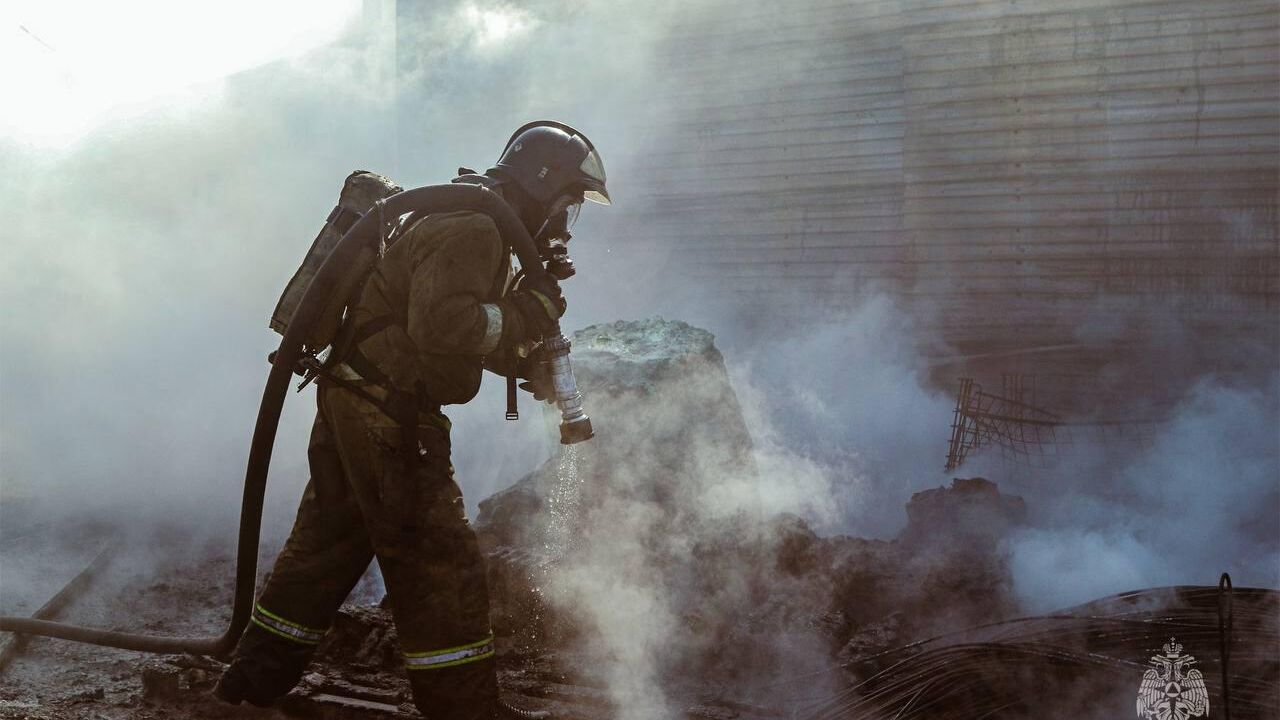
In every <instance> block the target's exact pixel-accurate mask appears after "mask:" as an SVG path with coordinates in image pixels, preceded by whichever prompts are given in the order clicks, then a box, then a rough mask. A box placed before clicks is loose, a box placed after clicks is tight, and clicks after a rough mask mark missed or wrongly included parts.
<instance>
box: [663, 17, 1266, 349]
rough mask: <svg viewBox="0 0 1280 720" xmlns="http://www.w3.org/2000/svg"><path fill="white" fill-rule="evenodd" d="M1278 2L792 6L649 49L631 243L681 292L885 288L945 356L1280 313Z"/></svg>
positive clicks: (784, 294)
mask: <svg viewBox="0 0 1280 720" xmlns="http://www.w3.org/2000/svg"><path fill="white" fill-rule="evenodd" d="M1278 29H1280V5H1277V3H1275V2H1274V1H1271V0H1268V1H1266V2H1255V1H1252V0H1198V1H1196V2H1183V1H1180V0H1147V1H1143V0H1000V1H998V2H997V1H983V2H972V1H971V0H970V1H966V0H895V1H893V2H880V1H875V0H868V1H861V0H848V1H846V2H832V1H831V0H805V1H802V2H795V3H787V4H775V5H772V6H758V7H753V6H750V5H743V4H735V5H728V6H726V7H725V8H724V9H722V10H721V11H719V12H708V13H706V14H705V15H700V16H698V17H696V18H691V19H690V21H689V23H688V25H687V26H686V29H685V31H684V32H682V34H681V35H680V36H679V37H675V38H672V39H671V41H670V42H669V47H668V51H667V57H668V58H669V61H670V65H669V73H670V78H671V80H670V84H669V88H670V97H669V98H667V99H668V100H670V101H671V106H672V108H673V111H672V114H671V115H670V127H669V130H670V136H671V137H674V138H675V141H674V143H671V142H670V141H669V140H668V143H667V144H664V146H663V148H662V149H661V150H660V151H658V152H655V153H654V154H653V155H652V156H650V160H649V163H648V165H647V166H646V168H645V174H646V175H647V179H646V182H645V183H643V184H645V185H646V186H648V187H652V188H654V191H653V196H652V197H651V198H650V200H652V201H653V203H654V204H655V206H656V207H661V209H662V212H661V213H655V214H654V215H653V216H652V218H653V219H652V220H651V221H647V222H646V223H645V230H644V231H643V234H647V235H648V236H649V238H648V239H650V240H651V241H658V240H664V241H670V242H672V243H674V244H675V245H676V246H677V247H679V248H681V249H682V250H683V252H682V253H681V258H682V263H683V264H684V266H685V267H686V268H688V272H690V273H691V274H692V275H693V276H695V277H697V278H699V279H701V280H703V281H705V282H708V283H711V284H713V285H716V286H720V287H723V288H724V289H725V290H726V292H727V293H729V294H732V291H733V290H735V289H742V288H749V289H750V290H751V291H752V292H753V293H759V292H772V293H775V294H776V295H777V296H778V298H779V299H780V300H782V299H785V301H788V302H793V303H795V304H797V305H801V306H802V305H805V304H807V303H814V302H816V303H822V304H835V305H839V304H840V303H842V302H847V301H848V298H849V297H850V295H851V294H853V293H857V292H860V291H863V290H866V289H868V288H870V287H882V288H887V289H891V290H892V291H893V292H894V293H895V294H897V295H898V296H899V297H900V298H901V299H902V302H903V303H904V304H905V305H907V306H909V307H916V308H918V309H919V310H920V312H921V315H922V316H927V317H928V318H930V320H929V322H931V323H934V326H935V327H936V328H937V329H938V330H939V331H940V332H941V333H942V334H943V335H944V336H945V338H946V339H947V340H948V341H950V342H952V343H953V344H954V345H956V346H959V347H969V346H972V347H974V348H989V347H1017V346H1026V345H1034V344H1052V343H1055V342H1063V341H1069V340H1071V335H1072V333H1073V332H1074V329H1075V327H1076V325H1077V324H1078V323H1079V321H1080V318H1081V316H1082V315H1083V314H1087V313H1095V314H1096V313H1098V312H1099V311H1100V310H1101V311H1103V312H1105V309H1106V308H1107V307H1108V306H1115V307H1117V308H1119V307H1127V306H1132V305H1135V304H1137V305H1145V306H1158V305H1167V306H1169V307H1171V308H1173V309H1174V311H1175V312H1177V313H1178V314H1180V315H1181V316H1182V317H1184V318H1185V319H1187V320H1188V321H1189V322H1191V323H1193V324H1198V325H1203V326H1205V327H1222V328H1226V327H1228V326H1232V327H1234V326H1237V325H1239V324H1240V323H1245V324H1253V325H1254V326H1256V325H1257V323H1259V322H1260V321H1261V322H1262V323H1263V324H1264V326H1265V323H1266V322H1267V320H1268V319H1271V320H1274V318H1275V317H1276V316H1275V313H1276V311H1277V308H1280V243H1278V238H1277V211H1276V207H1277V192H1278V191H1280V181H1278V175H1280V66H1278V62H1280V42H1277V38H1278V37H1280V36H1278V35H1277V32H1278Z"/></svg>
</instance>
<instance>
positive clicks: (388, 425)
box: [216, 122, 609, 720]
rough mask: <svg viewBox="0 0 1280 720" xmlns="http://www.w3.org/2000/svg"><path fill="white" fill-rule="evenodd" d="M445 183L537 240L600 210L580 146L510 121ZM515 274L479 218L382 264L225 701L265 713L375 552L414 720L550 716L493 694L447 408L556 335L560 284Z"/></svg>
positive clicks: (596, 172) (479, 575)
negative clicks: (477, 168)
mask: <svg viewBox="0 0 1280 720" xmlns="http://www.w3.org/2000/svg"><path fill="white" fill-rule="evenodd" d="M455 182H476V183H482V184H485V185H487V186H489V187H490V188H491V189H493V190H494V191H496V192H498V193H500V194H501V195H502V197H503V199H504V200H505V201H506V202H507V203H509V204H510V205H511V206H512V208H513V209H514V210H515V211H516V213H517V215H518V216H519V217H520V219H521V220H522V221H523V223H524V225H525V226H526V227H527V228H528V229H529V231H530V233H531V234H533V235H534V236H535V238H540V241H541V242H546V233H545V232H542V231H543V229H544V228H549V227H560V228H563V227H564V226H565V222H564V221H565V217H564V216H565V215H566V214H573V213H576V211H577V209H578V208H579V207H580V206H581V203H582V202H583V200H584V199H590V200H593V201H596V202H600V203H604V204H608V201H609V196H608V192H607V190H606V189H605V173H604V167H603V165H602V163H601V161H600V156H599V155H598V153H596V151H595V149H594V147H593V146H592V145H591V143H590V141H588V140H587V139H586V137H585V136H583V135H582V134H581V133H579V132H577V131H576V130H574V129H573V128H571V127H569V126H567V125H563V124H560V123H554V122H540V123H531V124H530V125H526V126H525V127H523V128H521V129H520V130H518V131H517V133H516V134H515V135H514V136H513V137H512V139H511V141H510V142H509V143H508V145H507V148H506V150H505V151H504V152H503V154H502V157H501V158H500V159H499V161H498V163H497V165H495V166H494V167H493V168H491V169H490V170H488V171H487V172H486V173H484V174H483V175H474V174H473V175H464V176H463V177H460V178H458V179H456V180H455ZM510 277H511V252H510V249H509V248H507V247H505V246H504V243H503V242H502V239H501V237H500V235H499V233H498V230H497V228H496V226H495V225H494V223H493V221H492V220H491V219H490V218H489V216H487V215H484V214H481V213H476V212H455V213H446V214H439V215H430V216H427V217H425V218H422V219H420V220H418V221H417V222H416V223H414V224H413V225H412V226H410V227H409V228H407V229H406V230H405V231H404V232H403V233H402V234H401V235H400V236H399V238H398V239H396V241H395V242H394V243H393V244H391V245H390V247H388V249H387V250H386V252H385V253H384V255H383V256H382V258H381V259H380V260H379V261H378V263H377V264H376V265H375V267H374V269H373V271H372V273H371V274H370V276H369V278H368V280H367V281H366V284H365V286H364V288H363V290H362V291H361V293H360V295H359V299H358V300H357V301H356V302H355V303H353V304H352V306H351V307H350V308H349V309H348V313H347V319H346V321H344V325H343V328H342V330H341V331H340V333H339V336H338V340H337V341H335V343H334V351H333V357H334V359H333V360H330V361H329V362H328V363H327V365H328V367H329V369H328V371H327V372H326V373H324V374H322V375H321V377H320V379H319V380H318V382H317V384H318V390H317V400H318V405H319V411H318V413H317V415H316V420H315V424H314V427H313V429H312V434H311V440H310V446H309V448H308V460H309V462H310V468H311V478H310V481H309V482H308V484H307V487H306V490H305V491H304V493H303V496H302V502H301V505H300V507H299V508H298V515H297V519H296V521H295V523H294V526H293V530H292V533H291V534H290V536H289V539H288V540H287V541H286V543H285V546H284V549H283V550H281V552H280V555H279V556H278V557H277V559H276V562H275V565H274V567H273V569H272V572H271V576H270V578H269V579H268V580H267V583H266V587H265V588H264V589H263V591H262V594H261V595H260V596H259V597H258V600H257V602H256V604H255V606H254V609H253V615H252V618H251V622H250V625H249V627H248V629H247V630H246V631H245V634H244V635H243V636H242V637H241V639H240V642H239V645H238V646H237V648H236V651H235V655H234V657H233V659H232V662H231V665H230V666H229V667H228V668H227V670H226V672H225V673H224V674H223V676H222V679H221V681H220V682H219V684H218V687H217V691H216V692H217V694H218V696H219V697H220V698H222V699H223V700H226V701H228V702H231V703H236V704H238V703H240V702H242V701H246V702H249V703H252V704H254V705H259V706H265V705H269V704H271V703H272V702H273V701H274V700H275V699H276V698H278V697H280V696H281V695H283V694H284V693H286V692H288V691H289V690H290V689H291V688H292V687H293V686H294V685H295V684H296V683H297V682H298V680H299V679H300V678H301V677H302V673H303V670H304V669H305V667H306V665H307V662H308V661H309V659H310V658H311V655H312V653H313V651H314V650H315V648H316V646H317V645H318V644H319V643H320V641H321V639H322V638H323V637H324V634H325V631H326V628H327V627H328V626H329V623H330V621H331V619H332V618H333V615H334V613H335V612H336V611H337V609H338V607H339V605H341V603H342V602H343V600H345V599H346V597H347V594H348V593H349V592H350V590H351V588H352V587H353V586H354V585H355V584H356V582H357V581H358V580H359V579H360V577H361V576H362V575H363V574H364V572H365V570H366V568H367V567H368V565H369V562H370V561H371V560H372V559H373V558H376V559H377V561H378V565H379V567H380V569H381V571H382V577H383V579H384V581H385V583H386V589H387V600H388V602H389V604H390V607H391V611H392V615H393V618H394V620H395V625H396V634H397V636H398V638H399V645H400V650H401V652H402V653H403V656H404V663H405V667H406V669H407V671H408V676H409V680H410V684H411V686H412V688H413V696H414V703H415V704H416V705H417V707H418V709H419V710H420V711H421V712H422V714H423V715H424V716H426V717H427V718H429V719H431V720H471V719H475V720H482V719H483V720H489V719H490V718H505V717H542V716H544V714H537V713H530V712H528V711H522V710H518V709H515V708H512V707H510V706H509V705H506V704H505V703H502V702H500V701H499V698H498V686H497V676H496V669H495V660H494V638H493V632H492V629H491V628H490V624H489V598H488V589H487V586H486V581H485V568H484V559H483V557H482V556H481V554H480V550H479V548H478V546H477V543H476V537H475V533H474V532H473V531H472V529H471V527H470V525H469V523H468V520H467V516H466V513H465V511H464V507H463V500H462V492H461V490H460V489H459V487H458V485H457V483H456V482H455V481H454V477H453V467H452V465H451V464H450V461H449V444H450V424H449V420H448V418H447V417H445V415H444V414H443V413H442V412H441V408H442V406H445V405H453V404H461V403H466V402H468V401H470V400H471V399H472V398H473V397H475V395H476V393H477V391H478V390H479V387H480V380H481V375H482V365H483V364H484V363H485V358H504V357H505V358H511V357H515V356H516V355H515V354H514V353H512V352H509V351H511V350H512V349H514V348H517V347H521V346H524V347H527V346H528V344H529V343H531V342H534V341H536V340H537V339H538V338H540V337H541V336H542V335H544V334H546V333H550V332H552V331H553V330H555V329H556V328H557V327H558V325H557V322H558V319H559V318H560V316H561V314H563V312H564V310H565V307H566V305H565V301H564V298H563V296H562V295H561V292H560V288H559V286H558V284H557V283H556V281H555V280H554V278H551V277H550V276H547V279H545V280H542V281H540V283H538V284H533V283H529V282H524V283H521V284H520V285H519V286H518V287H517V288H515V289H509V288H508V285H509V279H510ZM490 364H493V365H500V363H490ZM506 371H508V372H517V369H515V368H510V367H508V368H507V369H506ZM544 391H545V390H544Z"/></svg>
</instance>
